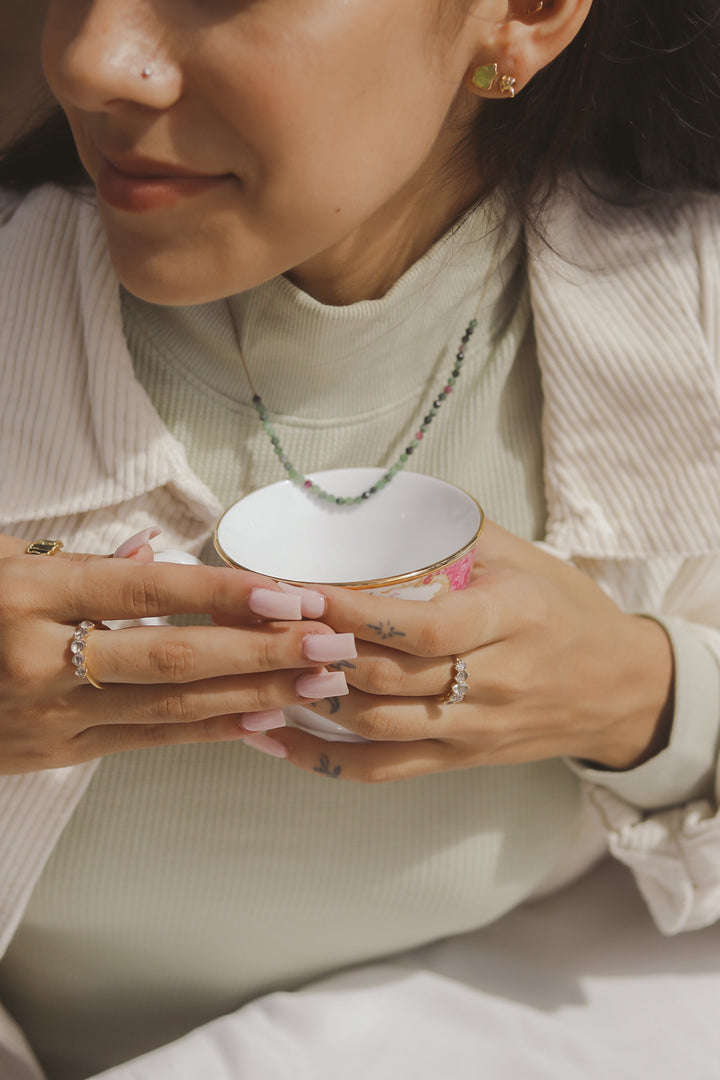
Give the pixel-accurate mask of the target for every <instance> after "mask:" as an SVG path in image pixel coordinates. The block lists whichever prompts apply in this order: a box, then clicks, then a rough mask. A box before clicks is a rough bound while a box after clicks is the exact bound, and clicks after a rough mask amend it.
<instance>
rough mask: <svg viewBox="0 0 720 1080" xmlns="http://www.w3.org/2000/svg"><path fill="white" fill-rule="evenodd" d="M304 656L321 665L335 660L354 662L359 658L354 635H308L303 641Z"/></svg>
mask: <svg viewBox="0 0 720 1080" xmlns="http://www.w3.org/2000/svg"><path fill="white" fill-rule="evenodd" d="M302 650H303V655H304V656H305V658H306V659H307V660H315V661H316V662H317V663H319V664H332V663H333V662H334V661H335V660H352V659H353V657H354V656H357V649H356V648H355V635H354V634H306V635H305V637H304V638H303V640H302Z"/></svg>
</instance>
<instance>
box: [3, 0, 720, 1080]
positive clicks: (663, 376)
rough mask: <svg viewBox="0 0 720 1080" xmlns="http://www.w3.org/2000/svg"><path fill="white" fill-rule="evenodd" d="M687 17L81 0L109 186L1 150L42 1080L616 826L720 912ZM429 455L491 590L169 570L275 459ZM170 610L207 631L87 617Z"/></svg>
mask: <svg viewBox="0 0 720 1080" xmlns="http://www.w3.org/2000/svg"><path fill="white" fill-rule="evenodd" d="M687 8H688V5H685V8H684V10H683V11H682V12H680V13H679V14H678V12H677V5H670V4H663V5H659V4H658V3H657V0H655V2H653V3H652V4H650V3H645V2H642V0H637V2H636V3H635V4H634V5H631V6H630V8H629V6H628V4H627V3H619V2H618V3H614V2H611V0H604V2H601V0H595V2H592V0H552V3H548V2H547V0H545V2H544V3H533V2H531V3H530V4H528V3H526V2H516V0H511V2H510V3H507V0H475V2H470V0H467V2H462V3H449V2H448V0H445V2H443V3H438V2H437V0H424V2H423V3H422V4H418V2H417V0H359V2H356V3H353V4H336V3H334V2H332V0H308V2H307V3H303V4H297V3H295V2H294V0H260V2H258V3H254V4H244V3H239V4H232V5H229V6H228V5H226V4H223V5H219V4H218V5H217V6H215V5H212V4H211V5H207V4H202V5H200V4H196V3H195V2H194V0H187V2H183V3H181V4H178V3H176V2H175V0H174V2H173V3H169V2H168V3H164V2H161V3H150V2H149V0H93V2H92V3H90V4H87V3H83V4H80V3H77V2H76V0H52V2H51V4H50V10H49V14H48V21H47V25H46V30H45V40H44V62H45V69H46V73H47V77H48V80H49V82H50V85H51V87H52V89H53V92H54V93H55V95H56V96H57V98H58V100H59V102H60V104H61V105H62V107H63V110H64V112H65V114H66V116H67V119H68V120H69V124H70V128H71V129H72V135H73V138H74V141H75V144H76V146H77V151H78V153H79V157H80V159H81V161H82V164H83V166H84V169H85V170H86V172H87V175H89V177H90V179H91V181H92V184H93V186H94V189H95V193H96V197H95V198H92V197H91V196H90V194H89V193H88V190H87V188H86V187H83V186H82V180H81V173H80V170H79V169H78V166H77V163H76V159H75V158H74V157H73V155H72V153H70V152H69V151H68V146H67V139H66V138H65V136H64V135H63V129H62V128H58V126H57V124H56V123H55V124H53V125H51V126H50V127H49V128H47V129H46V130H45V133H44V136H43V137H42V138H41V140H40V142H38V139H37V138H36V139H35V140H34V141H33V140H31V141H30V142H29V143H25V144H24V145H22V146H19V147H18V148H16V149H15V150H14V151H11V152H10V153H9V154H8V155H6V158H5V161H4V165H3V182H4V185H5V187H6V188H7V189H8V193H7V195H6V197H5V209H4V219H5V224H4V226H3V229H2V244H1V251H2V259H3V269H2V274H3V305H4V306H3V314H2V317H1V318H2V322H1V323H0V325H2V333H3V345H2V356H3V362H4V364H5V369H4V372H3V386H4V387H7V392H6V393H5V395H4V396H5V409H4V415H3V422H2V438H3V450H4V454H5V455H6V456H5V460H6V462H8V464H6V483H5V484H4V491H3V496H2V516H3V521H4V529H5V533H6V536H5V537H4V539H3V545H2V554H3V556H4V558H3V559H2V560H1V561H0V589H1V590H2V595H3V598H4V600H3V616H2V624H1V625H2V629H1V631H0V642H1V650H0V656H1V657H2V665H3V671H4V679H3V689H2V695H3V697H2V706H3V715H4V724H3V736H2V746H1V748H0V758H2V761H3V773H4V774H5V776H4V777H3V784H2V791H3V799H4V806H5V811H4V814H5V820H6V822H7V829H6V832H5V836H4V840H3V843H4V845H5V847H4V849H3V855H4V858H3V860H2V865H3V866H4V867H5V868H6V869H5V870H4V871H3V873H4V875H5V877H6V881H5V882H4V887H5V895H6V902H5V905H4V909H3V915H4V923H3V928H4V939H3V940H4V943H8V942H9V947H8V951H7V953H6V955H5V958H4V960H3V961H2V964H0V988H1V993H2V998H3V1001H5V1002H6V1004H7V1006H8V1009H9V1010H10V1012H11V1013H12V1014H13V1015H14V1016H15V1017H16V1018H17V1019H18V1020H19V1022H20V1023H21V1025H22V1027H23V1028H24V1030H25V1031H26V1032H27V1034H28V1036H29V1039H30V1041H31V1043H32V1045H33V1047H34V1048H35V1050H36V1052H37V1054H38V1055H39V1057H40V1059H41V1061H42V1063H43V1065H44V1067H45V1068H46V1070H47V1075H48V1076H49V1077H50V1078H63V1080H64V1078H70V1077H81V1076H86V1075H88V1074H90V1073H92V1072H94V1071H97V1070H98V1069H100V1068H101V1067H104V1066H105V1065H107V1064H109V1063H111V1062H113V1061H118V1060H122V1059H125V1058H128V1057H131V1056H132V1055H134V1054H136V1053H138V1052H140V1051H142V1050H144V1049H146V1048H148V1047H151V1046H156V1045H159V1044H161V1043H162V1042H163V1041H166V1040H169V1039H171V1038H173V1037H175V1036H177V1035H178V1034H180V1033H182V1032H183V1031H186V1030H188V1029H189V1028H191V1027H192V1026H194V1025H197V1024H199V1023H202V1022H203V1021H205V1020H207V1019H209V1018H211V1017H213V1016H217V1015H220V1014H221V1013H223V1012H226V1011H229V1010H230V1009H232V1008H235V1007H237V1006H238V1005H239V1004H241V1003H242V1002H243V1001H245V1000H248V999H249V998H251V997H254V996H256V995H258V994H260V993H262V992H264V991H266V990H269V989H273V988H277V987H289V986H296V985H298V984H300V983H301V982H303V981H307V980H308V979H310V978H311V977H313V976H316V975H317V974H319V973H321V972H326V971H329V970H332V969H334V968H338V967H341V966H344V965H347V964H350V963H355V962H357V961H360V960H364V959H368V958H371V957H375V956H380V955H383V954H387V953H389V952H394V951H398V950H400V949H404V948H408V947H410V946H412V945H416V944H418V943H420V942H423V941H429V940H433V939H435V938H438V937H442V936H446V935H449V934H453V933H457V932H460V931H462V930H465V929H468V928H470V927H475V926H481V925H483V924H485V923H487V922H489V921H491V920H492V919H495V918H498V917H499V916H500V915H501V914H503V913H504V912H506V911H508V910H509V909H510V908H512V907H513V906H514V905H516V904H518V903H520V902H521V901H522V900H523V899H525V898H526V897H527V896H529V895H531V894H532V893H533V892H534V891H535V890H536V889H537V888H538V887H540V886H541V884H542V883H543V882H545V883H547V882H548V881H549V880H553V881H554V882H555V883H559V882H560V881H561V880H568V879H570V878H571V877H572V876H574V875H577V874H578V873H580V872H581V870H582V869H583V868H584V867H586V866H588V865H589V864H590V863H591V862H592V861H593V860H594V859H595V858H597V857H598V855H599V854H600V853H601V852H602V850H603V845H604V843H605V841H603V840H601V839H599V834H600V833H601V832H602V831H603V827H604V829H606V830H607V831H608V834H609V842H610V846H611V848H612V849H613V851H614V852H615V853H616V854H617V855H618V857H620V858H621V859H623V860H625V861H627V862H629V863H630V864H631V865H633V868H634V869H635V872H636V875H637V877H638V881H639V884H640V887H641V889H642V890H643V892H644V894H645V895H646V897H647V899H648V902H649V904H650V906H651V909H652V910H653V913H654V915H655V917H656V919H657V920H658V922H659V923H660V925H661V926H662V927H663V928H664V929H665V930H666V931H668V932H673V931H675V930H679V929H685V928H690V927H692V926H698V925H704V924H706V923H708V922H710V921H712V920H713V919H715V918H716V917H717V915H718V913H719V912H720V897H719V893H720V884H719V883H720V847H719V846H718V845H720V825H719V824H718V820H717V818H716V817H715V813H716V809H715V806H714V790H713V788H714V774H715V766H716V754H717V750H716V744H717V740H718V731H719V730H720V704H719V703H720V685H719V684H720V674H719V667H718V663H719V662H718V656H719V655H720V631H719V629H718V626H719V623H718V615H717V611H718V604H717V600H718V591H719V588H720V585H719V581H720V577H719V572H718V571H719V561H718V537H719V536H720V507H719V506H718V491H719V490H720V485H718V479H720V476H719V462H720V448H719V447H718V431H720V425H718V349H719V346H718V328H717V325H716V323H715V322H713V319H714V310H715V307H714V305H716V297H717V293H718V288H719V285H718V283H719V282H720V266H719V265H718V256H717V250H718V243H717V240H718V233H719V232H720V215H719V211H718V201H717V196H716V195H715V194H712V193H713V192H716V191H717V188H718V182H719V170H718V155H717V141H716V137H717V116H716V109H715V107H714V106H713V104H712V94H713V85H714V84H713V83H712V80H713V79H714V80H716V79H717V41H718V39H717V29H716V26H714V25H713V21H712V20H713V16H715V15H716V14H717V12H716V10H715V5H713V4H710V3H697V4H695V5H692V6H691V10H689V11H688V10H687ZM716 22H717V20H716ZM51 133H53V134H52V138H53V139H54V140H59V142H57V141H56V142H51V141H50V136H51ZM43 140H44V141H43ZM38 146H40V150H39V151H38ZM49 146H59V147H60V148H61V152H56V153H54V154H53V155H52V158H53V161H52V162H48V156H49V155H48V147H49ZM578 176H581V177H582V179H583V180H584V181H585V182H584V183H583V182H582V181H581V180H580V179H579V178H578ZM43 179H54V180H56V181H63V182H65V184H66V186H65V187H57V186H52V187H48V186H44V187H43V186H39V184H40V181H41V180H43ZM588 181H591V185H589V184H588ZM67 184H74V185H76V187H75V189H72V188H71V189H68V187H67ZM77 185H80V186H79V187H78V186H77ZM590 186H592V188H593V193H591V191H590ZM639 192H640V193H642V194H643V195H644V196H645V198H643V199H640V198H639V197H638V193H639ZM651 193H652V194H651ZM541 211H542V213H541ZM473 320H477V326H475V323H474V322H473ZM466 328H467V329H466ZM458 341H460V343H461V344H460V347H459V348H458V345H457V342H458ZM458 353H460V354H462V356H461V369H460V370H458V366H457V360H456V359H455V357H456V356H457V354H458ZM456 371H457V374H454V372H456ZM449 372H450V373H452V374H451V375H450V377H451V378H452V379H454V380H456V384H455V392H454V393H453V394H447V393H445V392H444V391H443V387H445V386H446V385H449V384H447V378H448V373H449ZM541 375H542V387H541V383H540V376H541ZM254 395H257V396H258V397H259V398H260V399H261V400H260V401H258V402H256V403H255V404H256V405H257V406H258V410H257V411H259V412H260V413H261V414H265V413H267V414H268V415H269V416H270V418H271V420H272V425H273V429H274V431H276V432H277V438H278V440H279V445H273V444H272V442H271V441H270V440H269V439H268V437H267V433H266V431H265V430H264V428H263V427H262V426H261V425H260V424H258V418H257V415H256V409H255V407H254V406H253V396H254ZM428 409H430V410H431V411H430V412H428ZM433 410H434V411H433ZM541 412H542V417H543V427H542V430H541V424H540V421H541ZM428 417H431V419H427V418H428ZM418 432H420V433H422V435H423V439H422V447H421V441H420V439H419V438H418V437H417V435H418ZM408 446H409V447H410V448H411V451H412V460H411V461H410V460H407V459H409V457H410V452H409V451H407V450H405V449H404V448H406V447H408ZM416 451H417V452H416ZM403 454H404V456H405V459H406V460H405V461H402V462H401V463H402V464H405V465H406V467H410V466H412V467H415V468H417V469H419V470H421V471H426V472H432V473H434V474H436V475H439V476H443V477H445V478H447V479H450V480H453V481H454V482H456V483H459V484H460V485H461V486H464V487H466V488H468V489H469V490H472V491H473V492H474V493H475V494H476V495H477V496H478V498H479V499H480V501H481V502H483V504H484V505H485V508H486V510H487V511H488V513H489V515H490V516H491V517H492V518H493V519H494V521H497V522H500V524H499V525H495V524H492V525H489V526H488V528H487V530H486V533H485V534H484V537H483V540H482V543H481V547H480V549H479V555H478V564H477V567H476V575H475V580H474V584H473V586H472V587H471V588H470V589H468V590H467V591H466V592H464V593H461V594H455V595H451V596H449V597H446V598H443V599H440V600H437V601H433V602H432V603H430V604H428V605H412V604H407V603H406V602H405V603H403V602H402V601H392V600H388V599H387V598H378V597H366V596H362V595H358V594H349V595H345V594H344V593H343V591H342V590H335V589H329V588H318V589H316V590H307V591H305V592H304V593H303V594H300V595H298V594H297V593H295V592H287V591H285V590H282V589H281V588H279V587H278V586H277V585H276V584H275V583H273V582H268V581H267V580H264V579H260V578H257V577H254V576H252V575H246V574H242V573H239V572H231V571H228V570H224V569H219V568H212V567H183V566H168V565H151V564H150V560H151V559H152V552H151V549H150V547H149V541H150V539H152V536H153V535H154V530H153V529H152V528H149V523H157V525H158V526H159V527H160V528H161V529H162V533H163V543H164V544H165V545H166V546H169V547H182V548H184V549H185V550H188V551H191V552H194V553H199V552H200V551H201V550H203V551H204V553H205V554H204V557H205V558H207V556H208V549H209V544H208V537H209V536H210V534H211V531H212V526H213V523H214V521H215V520H216V518H217V516H218V514H219V512H220V510H221V508H222V506H223V505H226V504H228V503H229V502H231V501H233V500H234V499H235V498H237V497H239V496H240V495H241V494H242V493H243V492H245V491H248V490H250V489H252V488H254V487H258V486H261V485H262V484H264V483H269V482H272V481H273V480H275V479H278V478H279V476H280V475H282V469H280V466H279V464H278V456H279V455H282V460H285V461H287V462H288V463H290V462H295V463H296V465H297V470H298V472H299V473H300V474H301V475H302V476H303V477H304V476H305V474H307V473H308V472H311V471H312V470H313V469H318V468H321V467H328V466H330V465H361V464H381V465H383V466H387V467H390V466H391V465H392V463H393V462H394V461H395V460H396V459H398V457H399V456H401V455H403ZM309 497H313V496H312V495H311V496H309ZM368 497H372V493H368ZM501 525H502V527H501ZM279 527H282V526H281V525H279ZM506 530H507V531H506ZM130 534H133V535H132V538H131V539H130V540H127V539H126V537H127V536H128V535H130ZM44 537H50V538H55V537H62V539H63V541H64V543H65V549H66V551H68V552H71V551H74V552H104V551H109V550H110V551H112V550H115V554H116V556H118V558H116V559H115V560H107V559H102V558H100V557H88V556H84V555H75V556H73V555H66V554H65V552H62V551H57V550H50V551H49V552H48V550H47V547H45V548H42V547H41V548H40V549H39V550H38V549H37V548H32V547H30V550H28V549H29V545H31V542H32V541H34V540H38V539H40V538H44ZM543 538H544V539H545V540H546V541H547V542H548V544H550V545H552V549H551V550H550V551H548V550H547V548H545V549H543V548H542V547H538V546H535V545H533V544H532V543H531V542H530V541H533V540H540V539H543ZM53 547H56V545H51V549H52V548H53ZM37 554H40V555H41V556H42V557H36V555H37ZM179 613H193V614H196V615H201V614H202V615H207V616H210V617H211V618H212V619H213V620H214V621H215V622H216V623H217V624H218V625H216V626H207V625H205V626H187V627H170V626H168V627H162V628H158V627H152V628H150V627H144V628H133V629H120V630H116V631H113V632H112V633H108V632H104V631H102V630H101V629H100V627H99V624H101V623H103V621H106V620H126V619H137V618H142V617H148V616H150V617H153V616H156V615H173V614H179ZM83 623H87V625H85V626H83ZM71 644H72V645H73V646H74V653H71ZM73 655H75V657H76V658H77V657H78V656H79V661H78V664H77V666H76V667H74V666H73V663H72V657H73ZM460 657H462V658H463V659H464V660H465V661H466V664H467V668H468V691H467V693H466V694H465V696H464V698H463V700H462V701H459V702H455V703H453V704H449V703H443V704H440V703H439V700H438V699H442V698H445V697H446V696H447V691H448V687H449V684H450V682H451V677H452V674H453V671H454V666H455V660H456V658H460ZM78 673H79V675H80V677H79V678H78V677H77V675H78ZM298 702H302V703H305V704H307V703H310V704H311V707H313V708H314V709H316V710H317V711H318V712H319V713H321V714H322V713H327V712H328V711H329V710H330V709H332V710H333V713H334V716H335V718H337V719H339V720H340V721H341V722H342V723H343V724H345V725H346V726H347V727H349V728H351V729H352V730H354V731H356V732H358V733H360V734H362V735H364V736H365V737H366V738H367V739H368V742H366V743H364V744H356V745H342V746H341V747H337V746H333V747H332V749H331V750H328V744H327V743H323V742H322V741H321V740H318V739H316V738H315V737H313V736H311V735H309V734H307V733H304V732H301V731H299V730H297V729H291V728H290V727H285V726H284V720H283V716H282V712H281V710H282V708H283V707H284V706H288V705H291V704H296V703H298ZM253 750H259V751H262V752H263V753H261V754H257V753H252V751H253ZM118 751H123V752H122V753H118ZM568 759H572V760H568ZM98 762H99V764H98ZM491 765H492V766H493V768H488V766H491ZM329 777H332V778H336V779H339V781H340V782H339V783H337V784H329V783H326V780H327V779H328V778H329ZM348 780H350V781H359V783H345V782H344V781H348ZM583 780H584V781H585V782H586V783H585V785H584V786H583V785H582V783H581V782H582V781H583ZM379 782H383V783H379ZM585 808H589V810H588V813H587V814H586V812H585ZM668 808H671V809H668ZM591 811H592V812H591ZM646 812H647V815H648V816H647V820H645V814H646ZM690 849H692V858H694V859H695V860H696V861H697V860H701V861H702V864H703V877H702V879H700V878H699V877H698V875H697V874H696V873H695V872H694V868H693V867H692V866H690V865H689V860H690V855H689V854H688V852H689V851H690ZM659 864H662V865H663V866H664V867H665V870H664V871H661V872H660V877H659V880H658V871H657V866H658V865H659Z"/></svg>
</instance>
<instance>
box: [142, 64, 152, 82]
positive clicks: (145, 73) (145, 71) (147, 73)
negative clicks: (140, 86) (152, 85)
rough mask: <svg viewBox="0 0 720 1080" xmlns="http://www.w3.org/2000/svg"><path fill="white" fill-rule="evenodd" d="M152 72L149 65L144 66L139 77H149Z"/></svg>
mask: <svg viewBox="0 0 720 1080" xmlns="http://www.w3.org/2000/svg"><path fill="white" fill-rule="evenodd" d="M152 73H153V69H152V68H151V67H149V66H148V67H144V68H143V69H142V71H141V72H140V78H141V79H149V78H150V76H151V75H152Z"/></svg>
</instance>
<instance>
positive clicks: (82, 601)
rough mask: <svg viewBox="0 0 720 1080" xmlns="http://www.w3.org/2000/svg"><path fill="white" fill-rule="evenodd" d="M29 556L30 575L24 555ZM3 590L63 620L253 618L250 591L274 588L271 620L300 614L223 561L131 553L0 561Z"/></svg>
mask: <svg viewBox="0 0 720 1080" xmlns="http://www.w3.org/2000/svg"><path fill="white" fill-rule="evenodd" d="M26 558H27V559H29V558H34V560H35V562H34V564H33V574H32V578H31V579H30V580H28V575H27V565H28V564H27V563H26V562H25V559H26ZM2 571H3V584H4V588H5V592H6V593H7V595H12V594H13V593H16V594H17V595H18V596H21V597H22V598H23V603H24V606H25V608H26V609H28V610H30V611H32V612H33V613H40V614H43V615H45V616H46V617H48V618H51V619H54V620H57V621H62V622H79V621H80V620H81V619H91V620H93V621H94V622H102V621H103V620H104V619H108V620H114V619H140V618H149V617H150V618H151V617H157V616H162V615H180V614H207V615H210V616H211V617H213V618H214V617H217V618H218V619H219V620H221V619H222V618H223V617H225V618H228V617H232V618H234V619H252V620H253V621H256V620H257V618H258V615H261V616H262V614H263V612H259V611H257V610H254V608H253V607H251V598H252V593H253V590H255V591H256V592H259V594H260V596H261V597H266V596H267V595H268V594H274V595H275V596H276V597H277V598H278V599H277V601H276V603H275V605H274V611H275V614H274V615H273V616H271V617H274V618H289V619H298V620H299V619H300V618H301V615H302V613H301V604H300V600H299V598H297V597H293V596H291V595H289V594H284V593H281V592H280V591H279V590H278V589H277V586H276V585H275V583H274V582H272V581H269V580H268V579H267V578H264V577H261V576H260V575H259V574H252V573H249V572H246V571H241V570H236V569H230V568H227V567H209V566H180V565H176V564H173V563H152V564H150V565H141V564H138V563H137V562H135V561H134V560H131V559H107V558H102V557H80V558H78V557H77V556H71V557H70V558H67V559H62V560H60V561H57V562H56V557H52V558H44V559H40V558H36V557H34V556H26V557H24V558H23V559H22V560H16V559H7V560H2Z"/></svg>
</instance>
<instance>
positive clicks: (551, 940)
mask: <svg viewBox="0 0 720 1080" xmlns="http://www.w3.org/2000/svg"><path fill="white" fill-rule="evenodd" d="M348 929H349V932H352V929H351V928H348ZM719 1015H720V927H717V926H715V927H709V928H708V929H705V930H700V931H696V932H694V933H688V934H683V935H680V936H678V937H675V938H665V937H663V936H662V935H661V934H660V933H659V932H658V930H657V929H656V928H655V927H654V925H653V924H652V922H651V920H650V916H649V915H648V913H647V910H646V909H645V907H644V906H643V903H642V900H641V899H640V897H639V896H638V894H637V892H636V890H635V888H634V885H633V883H632V879H631V876H630V874H629V871H627V870H626V869H625V868H624V867H622V866H620V865H619V864H617V863H615V862H614V861H606V862H604V863H602V864H601V865H600V866H599V867H597V868H596V869H595V870H594V871H593V872H592V873H591V874H589V875H588V876H587V877H585V878H584V879H583V880H581V881H580V882H577V883H576V884H575V885H573V886H571V887H570V888H568V889H566V890H565V891H563V892H562V893H559V894H556V895H555V896H552V897H549V898H546V899H544V900H541V901H538V902H537V903H535V904H532V905H528V906H526V907H524V908H521V909H519V910H517V911H515V912H513V913H512V914H511V915H509V916H507V917H506V918H505V919H502V920H501V921H500V922H498V923H496V924H495V925H493V926H491V927H489V928H488V929H485V930H482V931H479V932H477V933H474V934H469V935H465V936H463V937H459V938H455V939H451V940H448V941H445V942H440V943H437V944H435V945H431V946H427V947H425V948H423V949H419V950H416V951H414V952H412V953H408V954H405V955H404V956H401V957H397V958H395V959H393V960H392V961H390V962H387V963H384V964H374V965H370V966H366V967H360V968H357V969H355V970H354V971H350V972H347V973H345V974H342V975H339V976H335V977H334V978H331V979H326V980H323V981H322V982H319V983H316V984H314V985H312V986H309V987H307V988H305V989H304V990H302V991H299V992H296V993H277V994H271V995H269V996H268V997H265V998H262V999H260V1000H258V1001H256V1002H253V1003H252V1004H250V1005H248V1006H246V1007H245V1008H244V1009H241V1010H239V1011H238V1012H237V1013H235V1014H234V1015H232V1016H229V1017H224V1018H222V1019H220V1020H218V1021H215V1022H214V1023H213V1024H210V1025H207V1026H206V1027H205V1028H201V1029H199V1030H198V1031H196V1032H194V1033H192V1034H190V1035H189V1036H187V1037H186V1038H184V1039H182V1040H180V1041H178V1042H177V1043H174V1044H172V1045H171V1046H168V1047H165V1048H163V1049H161V1050H158V1051H155V1052H153V1053H151V1054H148V1055H145V1056H144V1057H142V1058H138V1059H136V1060H135V1061H134V1062H131V1063H128V1064H126V1065H123V1066H119V1067H117V1068H114V1069H111V1070H109V1071H107V1072H105V1073H103V1074H102V1080H338V1078H340V1077H342V1080H366V1078H367V1077H368V1076H372V1078H373V1080H403V1078H405V1077H408V1078H410V1077H412V1078H413V1080H476V1078H480V1077H482V1078H483V1080H608V1078H610V1077H612V1078H613V1080H677V1078H678V1077H679V1076H683V1077H688V1078H690V1080H717V1078H718V1077H720V1022H719Z"/></svg>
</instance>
